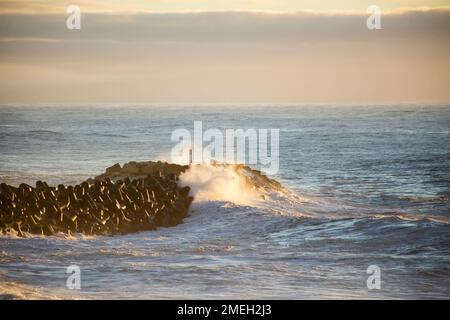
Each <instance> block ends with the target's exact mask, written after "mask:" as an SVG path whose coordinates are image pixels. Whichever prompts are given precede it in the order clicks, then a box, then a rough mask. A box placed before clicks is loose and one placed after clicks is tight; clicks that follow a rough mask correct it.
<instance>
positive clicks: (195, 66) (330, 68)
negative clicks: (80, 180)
mask: <svg viewBox="0 0 450 320" xmlns="http://www.w3.org/2000/svg"><path fill="white" fill-rule="evenodd" d="M69 4H77V5H79V6H80V9H81V30H68V29H67V28H66V19H67V17H68V16H69V14H67V13H66V7H67V5H69ZM372 4H376V5H378V6H379V7H380V8H381V9H382V16H381V23H382V29H381V30H368V29H367V27H366V20H367V18H368V16H369V14H367V13H366V9H367V7H368V6H369V5H372ZM449 40H450V1H439V0H436V1H433V0H431V1H422V0H391V1H365V0H358V1H353V0H342V1H331V0H325V1H316V0H311V1H295V0H245V1H244V0H241V1H238V0H226V1H225V0H224V1H222V0H207V1H206V0H205V1H203V0H200V1H189V0H159V1H142V0H132V1H99V0H94V1H85V0H82V1H70V2H69V1H22V0H11V1H3V0H0V103H2V104H14V103H27V104H34V103H65V104H71V103H80V104H88V103H120V104H122V103H338V104H340V103H356V104H359V103H448V102H450V61H449V57H450V41H449Z"/></svg>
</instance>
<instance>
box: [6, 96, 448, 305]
mask: <svg viewBox="0 0 450 320" xmlns="http://www.w3.org/2000/svg"><path fill="white" fill-rule="evenodd" d="M194 120H202V121H203V126H204V129H207V128H219V129H225V128H235V129H237V128H279V129H280V130H281V131H280V167H281V168H280V172H279V173H278V174H277V175H276V176H274V178H275V179H277V180H278V181H280V182H281V183H283V185H285V186H287V187H288V188H290V190H292V192H293V193H295V194H297V195H299V196H300V197H301V201H300V200H298V199H297V200H296V199H293V198H285V197H274V198H272V199H268V200H267V201H264V202H262V203H261V204H258V205H254V206H249V205H247V206H246V205H238V204H236V203H232V202H226V201H222V202H221V201H205V202H197V203H194V205H193V207H192V209H193V211H192V214H191V216H190V217H189V218H188V219H186V220H185V223H184V224H182V225H179V226H176V227H173V228H168V229H159V230H157V231H154V232H143V233H136V234H132V235H126V236H114V237H90V238H86V237H82V236H76V237H75V238H70V239H67V238H64V237H62V236H61V237H47V238H44V237H31V238H27V239H20V238H14V237H9V236H3V237H1V238H0V295H1V296H3V297H24V298H36V297H43V298H69V297H73V298H275V299H277V298H290V299H301V298H450V225H449V222H450V217H449V213H450V200H449V197H450V148H449V146H450V107H449V106H405V105H403V106H275V105H274V106H251V107H250V106H241V107H236V106H233V107H231V106H220V107H217V106H215V107H210V106H203V107H186V106H185V107H167V106H165V107H163V106H160V107H156V106H153V107H133V106H127V107H120V106H90V107H86V106H84V107H78V106H73V107H60V106H54V107H43V106H41V107H36V106H34V107H31V106H21V107H19V106H14V107H9V106H2V107H0V181H1V182H7V183H10V184H19V183H21V182H27V183H30V184H34V181H35V180H37V179H42V180H47V181H49V182H50V183H53V184H57V183H61V182H63V183H78V182H80V181H82V180H83V179H85V178H87V177H89V176H93V175H97V174H99V173H101V172H102V171H103V170H104V168H105V167H107V166H110V165H112V164H114V163H116V162H121V163H124V162H128V161H131V160H149V159H168V158H169V157H168V155H169V153H170V150H171V148H172V146H173V143H172V142H171V141H170V136H171V133H172V131H173V130H174V129H176V128H187V129H189V130H193V121H194ZM71 264H76V265H79V266H80V268H81V285H82V288H81V290H80V291H71V290H68V289H66V279H67V276H68V275H67V274H66V273H65V271H66V268H67V266H69V265H71ZM369 265H378V266H379V267H380V268H381V279H382V283H381V290H368V289H367V287H366V279H367V277H368V275H367V274H366V269H367V267H368V266H369Z"/></svg>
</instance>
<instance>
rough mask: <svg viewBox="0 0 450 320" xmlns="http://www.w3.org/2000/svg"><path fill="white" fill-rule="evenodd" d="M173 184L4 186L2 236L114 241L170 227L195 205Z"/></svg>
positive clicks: (173, 180) (161, 177)
mask: <svg viewBox="0 0 450 320" xmlns="http://www.w3.org/2000/svg"><path fill="white" fill-rule="evenodd" d="M119 167H120V166H119ZM123 169H125V166H124V168H123ZM180 172H181V171H180ZM109 173H111V172H109ZM177 179H178V175H177V174H175V173H168V171H167V173H166V171H164V172H163V171H155V172H152V174H149V175H146V176H145V177H138V178H133V179H130V178H129V177H124V178H123V179H119V178H118V179H115V180H112V179H110V178H109V177H106V176H104V177H102V176H100V177H97V178H96V179H95V180H88V181H85V182H83V183H81V184H79V185H75V186H67V187H66V186H64V185H62V184H61V185H59V186H57V187H50V186H48V185H47V184H46V183H45V182H42V181H37V182H36V186H35V187H31V186H29V185H27V184H21V185H20V186H19V187H17V188H16V187H13V186H10V185H7V184H5V183H2V184H0V233H3V234H11V233H17V235H19V236H25V235H26V234H42V235H53V234H56V233H59V232H62V233H65V234H71V233H83V234H86V235H113V234H126V233H130V232H136V231H144V230H154V229H156V228H157V227H170V226H174V225H177V224H179V223H181V222H182V221H183V218H185V217H186V216H187V215H188V211H189V206H190V204H191V203H192V200H193V198H192V197H190V196H189V191H190V189H189V187H183V188H181V187H179V186H178V185H177Z"/></svg>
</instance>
